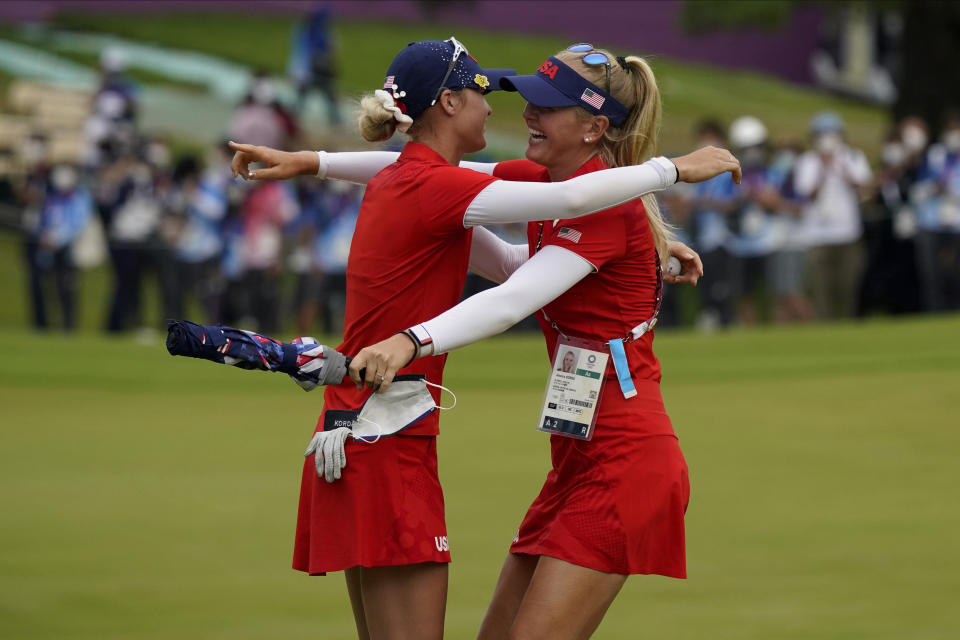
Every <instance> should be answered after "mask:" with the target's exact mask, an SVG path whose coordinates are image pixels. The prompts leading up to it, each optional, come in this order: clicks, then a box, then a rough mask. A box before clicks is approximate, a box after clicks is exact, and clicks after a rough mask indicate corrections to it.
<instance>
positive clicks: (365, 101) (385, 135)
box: [357, 94, 397, 142]
mask: <svg viewBox="0 0 960 640" xmlns="http://www.w3.org/2000/svg"><path fill="white" fill-rule="evenodd" d="M357 126H359V127H360V135H361V136H362V137H363V139H364V140H367V141H368V142H382V141H383V140H389V139H390V137H391V136H393V132H394V131H396V130H397V121H396V119H395V118H394V117H393V112H392V111H389V110H388V109H387V108H386V107H384V106H383V102H381V101H380V99H379V98H378V97H376V96H375V95H373V94H369V95H365V96H363V97H362V98H361V99H360V106H359V107H358V108H357Z"/></svg>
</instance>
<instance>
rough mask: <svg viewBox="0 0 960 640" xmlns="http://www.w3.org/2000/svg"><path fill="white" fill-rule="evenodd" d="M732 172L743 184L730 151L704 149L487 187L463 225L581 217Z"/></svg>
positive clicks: (737, 180) (737, 164) (469, 209)
mask: <svg viewBox="0 0 960 640" xmlns="http://www.w3.org/2000/svg"><path fill="white" fill-rule="evenodd" d="M727 171H729V172H731V173H732V174H733V179H734V181H735V182H736V183H738V184H739V183H740V177H741V174H740V163H739V162H738V161H737V159H736V158H735V157H734V156H733V154H731V153H730V152H729V151H727V150H726V149H719V148H716V147H704V148H702V149H698V150H697V151H694V152H693V153H690V154H687V155H685V156H682V157H679V158H676V159H675V160H674V161H670V160H668V159H667V158H665V157H662V156H661V157H657V158H653V159H651V160H648V161H646V162H644V163H643V164H640V165H634V166H629V167H618V168H615V169H606V170H604V171H595V172H593V173H588V174H586V175H582V176H578V177H576V178H572V179H570V180H565V181H563V182H545V183H531V182H509V181H506V180H499V181H497V182H494V183H492V184H490V185H489V186H487V187H486V188H485V189H484V190H483V191H481V192H480V193H479V194H477V197H476V198H474V199H473V201H472V202H471V203H470V204H469V205H468V206H467V209H466V212H465V213H464V216H463V225H464V226H465V227H471V226H475V225H480V224H506V223H510V222H532V221H536V220H549V219H553V218H560V219H564V220H567V219H570V218H579V217H581V216H585V215H589V214H591V213H595V212H597V211H602V210H604V209H609V208H611V207H615V206H617V205H620V204H623V203H624V202H627V201H628V200H633V199H635V198H639V197H640V196H642V195H646V194H648V193H652V192H655V191H662V190H664V189H666V188H667V187H669V186H670V185H672V184H674V183H675V182H677V181H683V182H702V181H704V180H709V179H710V178H712V177H714V176H717V175H719V174H721V173H725V172H727Z"/></svg>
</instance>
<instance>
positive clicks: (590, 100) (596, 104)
mask: <svg viewBox="0 0 960 640" xmlns="http://www.w3.org/2000/svg"><path fill="white" fill-rule="evenodd" d="M580 99H581V100H583V101H584V102H586V103H587V104H588V105H590V106H591V107H593V108H594V109H599V108H600V107H602V106H603V103H604V102H605V101H606V98H604V97H603V96H601V95H600V94H599V93H597V92H596V91H591V90H590V89H584V90H583V95H582V96H580Z"/></svg>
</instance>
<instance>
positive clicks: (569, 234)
mask: <svg viewBox="0 0 960 640" xmlns="http://www.w3.org/2000/svg"><path fill="white" fill-rule="evenodd" d="M557 237H558V238H563V239H564V240H569V241H570V242H574V243H577V242H580V238H582V237H583V234H582V233H580V232H579V231H577V230H576V229H571V228H570V227H560V231H558V232H557Z"/></svg>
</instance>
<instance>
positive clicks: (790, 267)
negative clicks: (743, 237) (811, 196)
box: [768, 144, 816, 324]
mask: <svg viewBox="0 0 960 640" xmlns="http://www.w3.org/2000/svg"><path fill="white" fill-rule="evenodd" d="M801 149H802V145H800V144H796V145H785V146H783V147H782V148H780V149H777V150H776V151H774V152H773V155H772V158H771V160H770V164H769V167H768V172H769V175H770V179H771V181H772V182H773V183H774V184H779V185H780V190H779V193H778V195H779V203H778V207H777V213H776V215H775V216H774V218H775V225H776V230H777V234H776V235H777V237H778V242H777V249H776V251H774V253H773V255H772V256H771V257H770V288H771V294H772V296H773V321H774V322H776V323H778V324H783V323H793V322H809V321H810V320H813V319H814V317H816V313H815V312H814V310H813V305H812V304H811V303H810V300H809V298H808V297H807V294H806V292H805V291H804V265H805V258H806V250H807V246H806V242H805V240H804V237H803V203H802V201H801V199H800V198H799V197H798V196H797V194H796V192H795V191H794V188H793V186H794V185H793V182H794V180H793V176H794V172H795V170H796V165H797V158H798V157H799V156H800V150H801Z"/></svg>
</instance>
